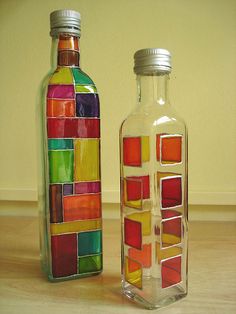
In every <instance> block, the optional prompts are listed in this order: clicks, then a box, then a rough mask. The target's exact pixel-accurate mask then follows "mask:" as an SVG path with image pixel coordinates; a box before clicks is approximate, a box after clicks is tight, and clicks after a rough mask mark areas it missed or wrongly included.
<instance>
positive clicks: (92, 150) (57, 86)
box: [37, 10, 102, 281]
mask: <svg viewBox="0 0 236 314" xmlns="http://www.w3.org/2000/svg"><path fill="white" fill-rule="evenodd" d="M50 23H51V33H50V35H51V36H52V53H51V66H52V67H51V70H50V72H49V74H48V75H47V76H46V77H45V79H44V80H43V82H42V85H41V92H40V99H39V101H38V106H37V120H38V133H39V134H38V137H39V139H40V143H39V145H38V146H39V156H40V158H39V171H38V173H39V188H38V197H39V207H40V250H41V262H42V268H43V271H44V272H45V273H46V275H47V277H48V279H49V280H51V281H58V280H67V279H73V278H78V277H84V276H89V275H96V274H98V273H100V272H101V271H102V215H101V181H100V178H101V176H100V119H99V98H98V94H97V89H96V86H95V84H94V82H93V81H92V79H91V78H90V77H89V76H88V75H87V74H85V73H84V72H83V71H82V70H81V68H80V65H79V60H80V51H79V38H80V14H79V13H78V12H75V11H71V10H59V11H54V12H52V13H51V15H50Z"/></svg>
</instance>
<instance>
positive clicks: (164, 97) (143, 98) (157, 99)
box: [137, 72, 169, 107]
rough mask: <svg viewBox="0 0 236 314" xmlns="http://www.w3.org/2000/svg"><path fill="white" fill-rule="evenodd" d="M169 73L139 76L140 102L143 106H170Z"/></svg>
mask: <svg viewBox="0 0 236 314" xmlns="http://www.w3.org/2000/svg"><path fill="white" fill-rule="evenodd" d="M168 85H169V73H166V72H164V73H155V74H151V75H138V76H137V89H138V103H139V105H141V106H148V107H149V106H168V105H169V95H168Z"/></svg>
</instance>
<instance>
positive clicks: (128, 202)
mask: <svg viewBox="0 0 236 314" xmlns="http://www.w3.org/2000/svg"><path fill="white" fill-rule="evenodd" d="M156 78H157V76H155V75H154V76H150V77H148V78H147V81H148V82H149V81H150V82H151V83H148V86H149V87H150V90H148V88H147V86H145V87H141V86H138V87H139V88H138V89H139V90H140V89H141V93H140V91H139V95H138V99H139V106H138V107H137V108H136V110H135V111H134V112H133V113H132V114H131V115H130V116H129V117H128V118H127V119H126V120H125V121H124V122H123V124H122V126H121V129H120V154H121V165H120V167H121V168H120V169H121V221H122V253H121V256H122V259H121V264H122V289H123V293H124V294H125V295H126V296H127V297H129V298H131V299H134V300H135V301H137V302H139V303H141V304H142V305H144V306H145V307H147V308H158V307H161V306H165V305H167V304H170V303H172V302H174V301H175V300H178V299H180V298H182V297H184V296H185V295H186V294H187V237H188V224H187V219H188V217H187V206H188V205H187V133H186V127H185V124H184V122H183V121H182V120H181V119H179V118H178V117H177V116H176V115H175V114H174V112H173V111H172V110H171V108H170V107H169V106H166V105H167V104H166V103H165V101H166V100H164V101H163V98H160V99H162V102H160V103H159V104H157V99H156V96H153V94H155V95H157V93H156V91H155V88H157V89H158V88H159V87H160V86H157V85H158V84H156V83H155V81H156ZM157 80H159V78H157ZM161 80H162V79H161ZM145 84H146V83H145ZM145 84H144V85H145ZM150 91H151V95H150V93H149V92H150ZM148 94H149V96H148ZM144 95H145V97H144ZM146 96H148V97H146ZM142 97H143V98H142Z"/></svg>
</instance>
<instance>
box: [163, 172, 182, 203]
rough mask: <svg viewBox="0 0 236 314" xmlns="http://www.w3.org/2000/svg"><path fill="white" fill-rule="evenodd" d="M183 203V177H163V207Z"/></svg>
mask: <svg viewBox="0 0 236 314" xmlns="http://www.w3.org/2000/svg"><path fill="white" fill-rule="evenodd" d="M181 205H182V177H181V176H175V177H166V178H162V179H161V207H162V208H163V209H165V208H171V207H177V206H181Z"/></svg>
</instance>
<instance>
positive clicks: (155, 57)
mask: <svg viewBox="0 0 236 314" xmlns="http://www.w3.org/2000/svg"><path fill="white" fill-rule="evenodd" d="M134 72H135V73H136V74H152V73H155V72H167V73H170V72H171V54H170V52H169V51H168V50H166V49H162V48H146V49H141V50H138V51H136V52H135V54H134Z"/></svg>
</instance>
